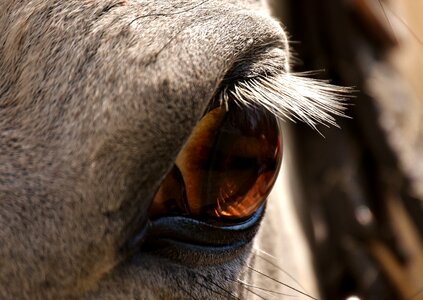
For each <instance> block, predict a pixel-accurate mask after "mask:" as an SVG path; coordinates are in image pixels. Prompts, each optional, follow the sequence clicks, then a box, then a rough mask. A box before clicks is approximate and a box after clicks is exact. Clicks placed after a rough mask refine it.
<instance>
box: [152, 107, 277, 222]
mask: <svg viewBox="0 0 423 300" xmlns="http://www.w3.org/2000/svg"><path fill="white" fill-rule="evenodd" d="M281 158H282V149H281V136H280V132H279V127H278V123H277V121H276V119H275V117H274V116H273V115H272V114H270V113H267V112H265V111H263V110H261V109H258V108H255V107H242V108H241V107H239V106H237V105H235V104H233V105H230V106H229V107H228V108H227V109H226V108H225V107H218V108H214V109H212V110H210V111H209V112H208V113H207V114H206V115H205V116H204V117H203V118H202V119H201V120H200V122H199V123H198V124H197V126H196V127H195V128H194V130H193V132H192V133H191V136H190V137H189V139H188V141H187V142H186V144H185V145H184V147H183V148H182V150H181V151H180V152H179V154H178V156H177V158H176V161H175V165H174V166H173V168H172V170H171V171H170V172H169V174H167V176H166V178H165V179H164V180H163V182H162V184H161V186H160V188H159V190H158V191H157V193H156V195H155V197H154V200H153V203H152V207H151V211H150V214H151V218H153V219H154V218H157V217H160V216H164V215H189V216H190V217H194V218H198V219H203V220H204V219H205V220H210V218H212V219H217V220H242V219H246V218H248V217H249V216H251V215H252V214H253V213H254V212H255V211H256V210H257V209H258V208H259V207H260V206H261V205H262V203H263V202H264V201H265V200H266V197H267V196H268V194H269V192H270V190H271V189H272V186H273V184H274V182H275V180H276V176H277V173H278V169H279V166H280V163H281Z"/></svg>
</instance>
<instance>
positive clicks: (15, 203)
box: [0, 0, 288, 299]
mask: <svg viewBox="0 0 423 300" xmlns="http://www.w3.org/2000/svg"><path fill="white" fill-rule="evenodd" d="M250 2H251V3H250ZM253 2H254V1H236V0H233V1H227V0H209V1H183V0H173V1H163V0H156V1H151V0H149V1H146V0H126V1H125V0H68V1H56V0H31V1H30V0H8V1H1V2H0V29H1V34H0V141H1V142H0V287H1V288H0V299H61V298H67V297H70V298H81V297H82V298H87V299H93V298H97V299H147V298H148V299H150V298H151V297H153V295H155V296H156V297H158V298H161V299H165V298H190V297H189V295H187V294H186V291H188V293H192V295H193V297H194V298H212V297H213V298H219V297H222V298H227V295H226V296H222V295H221V294H222V291H219V293H216V292H211V291H210V289H207V288H205V287H203V285H201V284H193V283H192V280H191V279H192V278H193V274H194V277H195V278H197V279H198V281H202V280H203V279H204V278H205V277H204V276H206V277H207V276H209V275H210V276H212V277H213V278H215V279H216V280H218V281H219V282H220V283H221V284H222V285H223V286H225V287H227V288H228V289H231V290H234V293H235V291H236V290H237V288H235V287H234V286H236V285H234V284H232V281H230V280H228V278H236V277H237V276H238V275H239V272H241V270H242V268H241V267H242V265H243V264H244V261H245V260H244V259H242V257H244V256H245V255H246V254H247V253H248V249H246V250H245V253H243V254H240V255H239V256H240V257H239V258H236V259H235V260H234V261H233V262H228V263H226V264H225V265H222V266H214V267H204V268H202V269H201V268H200V269H198V270H197V269H195V268H193V269H189V268H186V267H183V266H181V265H178V264H175V263H170V262H169V261H166V260H162V259H159V258H157V257H148V256H145V257H140V258H138V259H137V261H136V262H128V261H126V260H125V259H126V257H123V256H122V255H121V253H120V251H119V249H120V247H121V246H122V244H123V243H124V242H125V241H126V239H127V238H128V235H129V234H130V232H131V230H132V229H133V228H132V226H133V224H134V223H133V222H134V220H142V219H145V218H146V210H147V208H148V206H149V204H150V200H151V198H152V196H153V193H154V191H155V190H156V189H157V187H158V185H159V184H160V182H161V179H162V178H163V176H164V175H165V174H166V171H167V170H168V169H169V167H170V166H171V165H172V163H173V160H174V158H175V156H176V154H177V152H178V150H179V149H180V148H181V146H182V145H183V142H184V141H185V140H186V138H187V136H188V135H189V133H190V131H191V129H192V128H193V126H194V125H195V124H196V122H197V121H198V119H199V118H200V116H201V115H202V113H203V112H204V110H205V108H206V105H207V104H208V103H209V102H210V100H211V99H213V98H214V96H215V94H216V93H217V89H218V87H219V86H220V83H221V81H222V79H223V78H224V76H225V75H226V74H228V72H230V70H231V69H233V67H234V66H235V65H239V64H240V63H241V64H248V63H250V67H249V68H248V72H249V74H241V75H242V76H247V75H253V76H254V75H257V74H259V73H260V74H261V73H262V71H263V70H265V71H268V73H269V74H283V73H286V72H287V71H288V70H287V69H286V68H287V65H288V63H287V61H288V50H287V43H286V38H285V35H284V32H283V31H282V29H281V28H280V27H279V25H278V24H277V22H275V21H273V20H272V19H270V18H269V17H266V16H265V15H262V14H260V13H258V10H257V4H256V3H253ZM269 47H270V48H272V47H273V48H274V49H276V48H277V49H279V50H278V54H277V61H278V62H280V63H279V64H273V65H272V66H269V67H266V64H260V61H263V62H265V61H266V60H270V61H274V60H275V57H274V56H273V55H274V53H273V52H272V51H270V52H269V53H266V52H263V51H261V50H263V49H267V48H269ZM239 69H242V68H239ZM195 272H198V273H200V274H203V275H202V276H197V277H196V276H195V274H196V273H195ZM202 278H203V279H202ZM231 285H233V286H232V287H231ZM223 294H224V292H223ZM219 295H220V296H219Z"/></svg>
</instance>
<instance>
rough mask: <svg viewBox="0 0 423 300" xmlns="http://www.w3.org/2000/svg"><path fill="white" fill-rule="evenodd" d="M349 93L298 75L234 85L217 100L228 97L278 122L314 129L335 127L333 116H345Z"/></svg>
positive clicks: (286, 75) (250, 80)
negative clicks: (301, 124)
mask: <svg viewBox="0 0 423 300" xmlns="http://www.w3.org/2000/svg"><path fill="white" fill-rule="evenodd" d="M351 91H352V90H351V89H350V88H345V87H340V86H335V85H331V84H329V83H327V82H325V81H321V80H316V79H311V78H307V77H303V75H302V74H280V75H277V76H274V77H256V78H250V79H248V80H245V81H241V82H238V83H237V84H236V85H235V86H234V88H233V89H231V90H225V91H224V92H223V97H222V98H221V99H222V100H223V101H224V102H225V103H227V101H228V98H229V97H230V98H231V99H233V100H235V102H236V103H238V104H240V105H247V106H257V105H259V106H262V107H264V108H265V109H267V110H268V111H270V112H271V113H272V114H274V115H275V116H276V117H277V118H278V119H281V120H286V119H288V120H291V121H293V122H295V120H299V121H303V122H305V123H307V124H308V125H310V126H311V127H312V128H314V129H316V130H317V128H316V126H317V125H318V124H323V125H325V126H329V125H334V126H336V127H338V125H337V124H336V120H335V117H334V116H342V117H346V115H345V114H344V113H343V111H344V110H345V109H346V107H347V103H346V102H345V99H347V98H350V97H351V96H350V95H349V93H350V92H351Z"/></svg>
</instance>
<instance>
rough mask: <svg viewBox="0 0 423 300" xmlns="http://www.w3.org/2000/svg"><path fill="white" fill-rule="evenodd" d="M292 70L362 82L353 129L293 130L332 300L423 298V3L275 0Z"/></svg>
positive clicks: (317, 261)
mask: <svg viewBox="0 0 423 300" xmlns="http://www.w3.org/2000/svg"><path fill="white" fill-rule="evenodd" d="M270 5H271V6H272V11H273V12H274V14H275V16H276V17H277V18H279V19H280V20H281V21H282V23H283V25H284V26H285V28H286V30H287V31H288V32H289V34H290V40H291V42H292V43H291V47H292V50H293V51H294V53H295V54H296V55H295V56H296V57H297V59H296V61H294V62H293V71H295V72H303V71H310V70H314V71H317V72H316V75H315V77H317V78H321V79H327V80H330V81H331V82H332V83H334V84H338V85H342V86H350V87H354V89H355V90H356V92H355V93H354V96H355V97H354V99H352V100H351V105H350V106H349V109H348V111H347V115H348V116H350V117H351V118H344V119H339V120H338V124H339V125H340V127H341V128H342V129H341V130H340V129H337V128H325V127H323V128H319V130H320V131H321V133H322V134H323V135H324V138H322V137H321V136H320V135H319V134H318V133H316V132H315V131H313V130H311V129H310V128H308V127H307V126H305V125H301V124H295V125H293V126H292V127H291V128H289V135H290V137H291V139H292V143H291V147H292V149H291V151H292V153H293V154H294V161H293V166H294V168H295V170H296V173H297V178H298V182H297V183H296V186H297V189H296V190H297V193H296V197H295V205H296V210H297V212H298V213H299V215H300V216H301V221H302V224H303V225H304V226H303V227H304V230H305V232H306V236H307V241H308V244H309V246H310V248H311V256H312V261H313V264H314V268H315V271H316V274H317V277H318V282H317V284H318V286H319V289H320V293H321V298H322V299H347V298H348V297H350V296H351V295H355V296H357V297H359V298H361V299H413V300H417V299H423V247H422V241H423V239H422V237H423V84H422V78H423V42H422V40H423V16H422V15H423V1H417V0H391V1H383V0H319V1H315V0H314V1H313V0H295V1H288V0H273V1H271V4H270Z"/></svg>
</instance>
